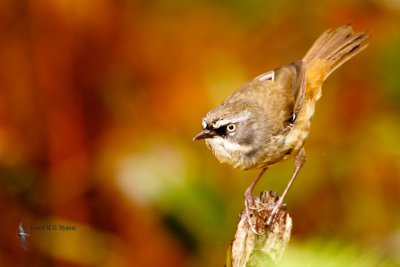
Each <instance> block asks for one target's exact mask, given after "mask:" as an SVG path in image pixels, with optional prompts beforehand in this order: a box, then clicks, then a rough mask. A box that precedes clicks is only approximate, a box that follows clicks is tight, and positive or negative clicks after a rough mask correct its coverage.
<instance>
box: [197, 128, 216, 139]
mask: <svg viewBox="0 0 400 267" xmlns="http://www.w3.org/2000/svg"><path fill="white" fill-rule="evenodd" d="M216 135H217V133H216V132H215V131H212V130H208V129H205V130H203V131H201V132H200V133H199V134H198V135H196V136H195V137H194V138H193V141H194V140H200V139H207V138H212V137H214V136H216Z"/></svg>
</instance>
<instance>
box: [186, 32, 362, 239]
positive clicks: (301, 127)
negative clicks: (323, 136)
mask: <svg viewBox="0 0 400 267" xmlns="http://www.w3.org/2000/svg"><path fill="white" fill-rule="evenodd" d="M367 39H368V35H367V34H366V33H364V32H359V33H355V32H354V31H353V29H352V27H351V26H350V25H345V26H342V27H339V28H337V29H335V30H327V31H326V32H324V33H323V34H322V35H321V36H320V37H319V38H318V39H317V40H316V41H315V43H314V44H313V46H312V47H311V49H310V50H309V51H308V53H307V54H306V55H305V56H304V58H303V59H302V60H299V61H296V62H294V63H292V64H289V65H287V66H284V67H281V68H278V69H275V70H273V71H270V72H267V73H264V74H261V75H260V76H258V77H256V78H254V79H252V80H250V81H249V82H248V83H246V84H245V85H243V86H242V87H241V88H239V89H237V90H236V91H235V92H233V93H232V94H231V95H230V96H229V97H228V98H227V99H226V100H225V101H224V102H223V103H222V104H220V105H219V106H217V107H216V108H214V109H213V110H211V111H210V112H208V114H207V115H206V116H205V117H204V119H203V122H202V126H203V131H202V132H200V133H199V134H198V135H196V136H195V137H194V140H199V139H206V144H207V146H208V147H209V148H210V149H211V150H212V151H213V153H214V155H215V156H216V157H217V159H218V160H219V161H220V162H225V163H228V164H231V165H232V166H233V167H235V168H240V169H243V170H250V169H262V170H261V172H260V174H259V175H258V176H257V177H256V178H255V179H254V180H253V182H252V183H251V184H250V186H249V187H248V188H247V189H246V191H245V194H244V196H245V207H246V212H247V215H249V208H252V205H253V204H254V203H253V196H252V190H253V189H254V187H255V185H256V183H257V182H258V180H259V179H260V178H261V176H262V175H263V174H264V172H265V171H266V170H267V168H268V167H269V166H271V165H273V164H275V163H278V162H280V161H282V160H284V159H287V158H289V157H290V156H294V157H295V170H294V172H293V175H292V177H291V179H290V181H289V183H288V185H287V187H286V189H285V190H284V192H283V194H282V196H281V197H280V199H279V201H278V202H277V204H276V206H275V207H274V209H273V210H272V212H271V216H270V217H269V219H268V222H267V225H271V223H272V222H273V220H274V218H275V216H276V214H277V213H278V211H279V208H280V206H281V205H282V202H283V200H284V198H285V196H286V194H287V192H288V190H289V188H290V186H291V185H292V183H293V181H294V179H295V178H296V176H297V174H298V172H299V170H300V168H301V167H302V166H303V164H304V162H305V151H304V148H303V146H304V142H305V141H306V139H307V136H308V133H309V131H310V123H311V118H312V116H313V114H314V107H315V103H316V102H317V100H318V99H319V98H320V97H321V86H322V83H323V82H324V80H325V79H326V78H327V77H328V76H329V75H330V74H331V73H332V72H333V71H334V70H335V69H337V68H338V67H339V66H341V65H342V64H343V63H345V62H346V61H347V60H349V59H350V58H352V57H353V56H355V55H356V54H358V53H359V52H360V51H362V50H363V49H365V48H366V47H367V46H368V44H367V43H366V40H367ZM249 224H250V226H251V227H252V229H253V231H254V232H256V231H255V229H254V228H253V226H252V225H251V221H250V219H249Z"/></svg>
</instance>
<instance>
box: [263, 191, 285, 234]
mask: <svg viewBox="0 0 400 267" xmlns="http://www.w3.org/2000/svg"><path fill="white" fill-rule="evenodd" d="M282 202H283V198H282V197H280V198H279V200H278V202H276V204H275V206H274V208H273V209H272V211H271V214H270V215H269V217H268V220H267V223H266V225H267V227H270V226H271V225H272V224H273V223H274V221H275V219H276V215H278V212H279V209H280V208H281V207H282Z"/></svg>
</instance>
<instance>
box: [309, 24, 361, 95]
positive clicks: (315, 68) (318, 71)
mask: <svg viewBox="0 0 400 267" xmlns="http://www.w3.org/2000/svg"><path fill="white" fill-rule="evenodd" d="M367 39H368V34H367V33H365V32H359V33H355V32H354V31H353V29H352V27H351V26H350V25H344V26H341V27H339V28H337V29H335V30H327V31H326V32H324V33H323V34H322V35H321V36H320V37H319V38H318V39H317V40H316V41H315V42H314V44H313V46H312V47H311V48H310V50H309V51H308V52H307V54H306V55H305V56H304V58H303V62H304V63H305V66H306V69H307V83H308V86H307V87H308V88H310V89H311V91H309V90H308V94H310V95H313V96H315V97H316V99H318V98H319V97H320V95H321V91H320V90H321V89H320V87H321V84H322V82H323V81H324V80H325V79H326V78H327V77H328V76H329V75H330V74H331V73H332V72H333V71H334V70H336V69H337V68H338V67H340V66H341V65H342V64H343V63H345V62H346V61H347V60H349V59H350V58H352V57H353V56H355V55H356V54H358V53H359V52H360V51H362V50H364V49H365V48H366V47H367V46H368V43H366V42H365V41H366V40H367Z"/></svg>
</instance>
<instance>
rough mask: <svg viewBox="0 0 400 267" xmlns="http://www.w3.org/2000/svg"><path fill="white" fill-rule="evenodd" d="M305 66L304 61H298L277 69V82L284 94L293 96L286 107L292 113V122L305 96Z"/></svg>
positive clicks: (290, 119)
mask: <svg viewBox="0 0 400 267" xmlns="http://www.w3.org/2000/svg"><path fill="white" fill-rule="evenodd" d="M305 72H306V69H305V66H304V63H303V62H302V61H296V62H294V63H292V64H289V65H287V66H284V67H281V68H278V69H276V70H275V82H276V83H278V84H280V89H281V90H282V91H281V92H282V93H283V94H287V95H288V96H289V98H290V97H292V101H286V104H287V106H286V108H288V109H289V111H290V113H291V116H292V117H291V118H288V120H289V121H290V122H294V121H295V119H296V118H297V115H298V113H299V112H300V110H301V108H302V106H303V103H304V98H305V92H306V78H305Z"/></svg>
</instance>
